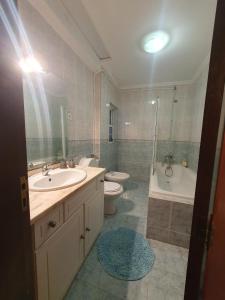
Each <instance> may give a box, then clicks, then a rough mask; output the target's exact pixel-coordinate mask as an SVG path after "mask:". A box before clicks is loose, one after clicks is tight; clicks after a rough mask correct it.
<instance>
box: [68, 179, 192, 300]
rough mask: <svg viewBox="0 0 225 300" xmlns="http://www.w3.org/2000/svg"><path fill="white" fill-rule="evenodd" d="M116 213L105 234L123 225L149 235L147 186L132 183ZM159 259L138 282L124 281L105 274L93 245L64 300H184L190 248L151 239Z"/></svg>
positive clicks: (108, 219)
mask: <svg viewBox="0 0 225 300" xmlns="http://www.w3.org/2000/svg"><path fill="white" fill-rule="evenodd" d="M116 205H117V209H118V211H117V214H116V215H115V216H113V217H107V218H106V219H105V223H104V226H103V229H102V230H103V231H105V230H109V229H112V228H118V227H120V226H124V227H129V228H132V229H134V230H136V231H138V232H140V233H142V234H144V235H145V233H146V225H147V207H148V185H147V184H146V183H143V182H129V183H128V184H127V190H126V191H125V192H124V194H123V195H122V197H121V198H120V199H118V200H117V201H116ZM149 242H150V244H151V246H152V248H153V249H154V252H155V255H156V260H155V264H154V267H153V269H152V271H151V272H150V273H149V274H148V275H146V276H145V277H144V278H143V279H141V280H138V281H130V282H128V281H122V280H118V279H115V278H113V277H111V276H109V275H108V274H107V273H105V272H104V270H103V268H102V267H101V265H100V263H99V262H98V260H97V256H96V247H95V246H94V247H93V248H92V250H91V252H90V254H89V256H88V257H87V259H86V261H85V262H84V264H83V266H82V268H81V270H80V272H79V273H78V275H77V276H76V278H75V279H74V282H73V284H72V286H71V288H70V290H69V292H68V294H67V296H66V297H65V300H120V299H128V300H182V299H183V293H184V285H185V275H186V264H187V256H188V251H187V249H184V248H180V247H176V246H172V245H169V244H165V243H161V242H158V241H155V240H149Z"/></svg>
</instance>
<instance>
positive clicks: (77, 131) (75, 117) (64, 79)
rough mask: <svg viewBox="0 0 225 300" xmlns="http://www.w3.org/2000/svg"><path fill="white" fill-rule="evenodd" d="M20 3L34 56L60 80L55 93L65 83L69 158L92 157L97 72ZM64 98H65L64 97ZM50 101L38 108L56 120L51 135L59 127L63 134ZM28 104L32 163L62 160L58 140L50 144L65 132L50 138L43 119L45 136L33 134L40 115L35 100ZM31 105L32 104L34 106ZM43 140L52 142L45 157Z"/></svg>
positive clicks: (53, 84) (23, 0) (24, 2)
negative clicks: (33, 127)
mask: <svg viewBox="0 0 225 300" xmlns="http://www.w3.org/2000/svg"><path fill="white" fill-rule="evenodd" d="M18 2H19V10H20V14H21V16H22V21H23V23H24V27H25V30H26V32H27V35H28V38H29V42H30V44H31V47H32V49H33V53H34V56H35V57H36V59H37V60H38V61H39V62H40V64H41V65H42V66H43V69H44V70H45V72H46V74H52V75H53V76H54V78H56V82H54V81H50V84H51V88H52V89H53V92H55V93H56V94H57V89H58V84H57V82H60V83H62V84H63V86H64V91H63V107H64V110H65V120H66V137H67V154H68V155H69V156H70V157H72V156H76V155H78V154H84V155H88V154H90V153H92V152H93V122H94V112H93V106H94V103H93V98H94V80H93V79H94V78H93V72H92V71H90V70H89V68H88V67H86V65H84V63H83V62H81V60H80V59H79V58H78V56H77V55H76V54H75V53H74V51H73V50H72V49H71V48H70V47H69V46H68V45H67V44H66V43H65V42H64V41H63V40H62V39H61V38H60V37H59V35H58V34H57V33H56V31H55V30H54V29H53V28H52V27H51V26H49V25H48V24H47V23H46V22H45V20H44V19H43V17H42V16H41V15H40V14H39V13H38V12H37V11H36V9H34V8H33V7H32V6H31V5H30V4H29V2H28V1H27V0H19V1H18ZM43 81H44V89H45V85H46V84H49V83H48V82H46V80H45V78H43ZM25 97H26V95H25ZM56 97H58V95H56ZM56 97H55V98H56ZM60 97H61V98H62V96H60ZM58 98H59V97H58ZM49 99H50V97H49V95H48V94H47V97H46V99H44V97H43V95H40V96H39V97H38V101H37V103H36V104H37V105H38V107H39V109H40V106H41V103H44V105H43V106H44V109H45V111H44V112H41V113H42V114H45V113H46V111H49V115H50V119H56V121H57V122H56V124H55V123H54V122H51V132H53V131H54V130H55V128H56V125H57V126H59V131H60V129H61V127H60V118H59V114H58V115H57V116H56V114H55V111H54V110H53V108H52V107H50V102H49ZM25 100H27V101H25V105H26V108H27V111H26V115H27V116H28V117H27V118H26V119H27V120H26V129H27V137H29V140H28V141H27V150H28V159H29V160H33V159H38V158H42V159H43V158H44V159H46V160H49V159H51V158H52V159H55V157H56V156H57V154H58V153H60V155H59V156H58V157H61V155H62V147H61V143H58V142H57V143H56V142H55V140H54V141H53V140H52V141H50V139H51V138H53V139H54V138H56V137H57V138H59V137H61V132H60V135H57V136H55V135H54V134H49V135H47V136H46V127H47V125H46V124H45V123H46V122H47V121H46V119H42V120H41V122H39V124H40V123H42V125H43V127H44V130H43V132H41V133H40V131H37V130H36V131H35V130H33V131H32V130H30V128H31V127H32V126H31V124H32V122H33V123H34V122H35V115H36V111H35V110H34V109H33V110H34V111H33V112H30V110H31V106H32V105H33V106H34V104H33V102H34V97H30V98H29V97H27V98H26V99H25ZM55 100H56V99H55ZM28 102H30V106H29V103H28ZM54 105H56V104H54ZM29 116H32V120H30V119H29ZM43 138H48V142H46V140H45V142H44V151H42V152H41V153H42V154H43V155H44V157H38V151H36V150H37V149H38V148H40V147H42V146H40V147H39V145H38V141H39V142H40V144H42V143H43ZM46 143H47V144H51V146H48V147H47V146H46ZM35 145H36V146H35ZM46 149H48V151H47V152H48V153H46ZM49 151H50V152H51V153H49ZM49 156H50V157H49Z"/></svg>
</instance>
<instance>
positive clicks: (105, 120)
mask: <svg viewBox="0 0 225 300" xmlns="http://www.w3.org/2000/svg"><path fill="white" fill-rule="evenodd" d="M100 101H101V104H100V107H101V109H100V110H101V113H100V166H102V167H104V168H106V169H107V170H114V171H115V170H117V155H118V144H117V136H118V135H117V131H118V127H117V115H118V110H115V111H114V117H115V118H114V126H113V132H114V134H113V136H114V141H113V142H109V141H108V138H109V136H108V132H109V106H108V104H109V103H112V104H113V105H115V106H116V107H118V103H119V91H118V89H117V88H116V87H115V86H114V84H113V83H112V81H111V80H110V79H109V78H108V76H107V75H106V74H104V73H103V72H102V74H101V95H100Z"/></svg>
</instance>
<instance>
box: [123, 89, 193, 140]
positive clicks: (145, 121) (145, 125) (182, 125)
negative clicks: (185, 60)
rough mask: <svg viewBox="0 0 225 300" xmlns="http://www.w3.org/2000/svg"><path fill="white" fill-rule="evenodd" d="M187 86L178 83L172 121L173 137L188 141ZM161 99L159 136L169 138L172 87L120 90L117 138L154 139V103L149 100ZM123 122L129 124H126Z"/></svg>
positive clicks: (188, 103)
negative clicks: (176, 100) (176, 101)
mask: <svg viewBox="0 0 225 300" xmlns="http://www.w3.org/2000/svg"><path fill="white" fill-rule="evenodd" d="M188 88H189V86H188V85H181V86H177V92H176V99H178V103H177V104H175V106H174V109H175V120H174V123H173V124H174V127H175V128H174V130H173V134H172V139H173V140H177V141H188V140H189V139H190V133H191V114H192V112H191V108H192V103H191V102H190V99H189V96H188ZM157 97H159V98H160V104H159V115H158V124H159V126H158V139H159V140H168V139H169V138H170V127H171V115H172V100H173V97H174V91H173V88H172V87H162V88H152V89H134V90H132V89H131V90H122V91H121V97H120V103H119V130H118V132H119V133H118V138H119V139H133V140H153V134H154V123H155V108H156V107H155V105H152V104H151V101H152V100H155V99H156V98H157ZM126 122H128V123H130V124H128V125H126Z"/></svg>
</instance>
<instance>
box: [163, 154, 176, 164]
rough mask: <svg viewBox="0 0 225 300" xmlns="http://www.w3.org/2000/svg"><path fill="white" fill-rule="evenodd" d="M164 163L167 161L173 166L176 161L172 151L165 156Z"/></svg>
mask: <svg viewBox="0 0 225 300" xmlns="http://www.w3.org/2000/svg"><path fill="white" fill-rule="evenodd" d="M163 163H166V164H167V165H168V166H171V165H172V164H173V163H174V157H173V154H172V153H169V154H167V155H165V156H164V161H163Z"/></svg>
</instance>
